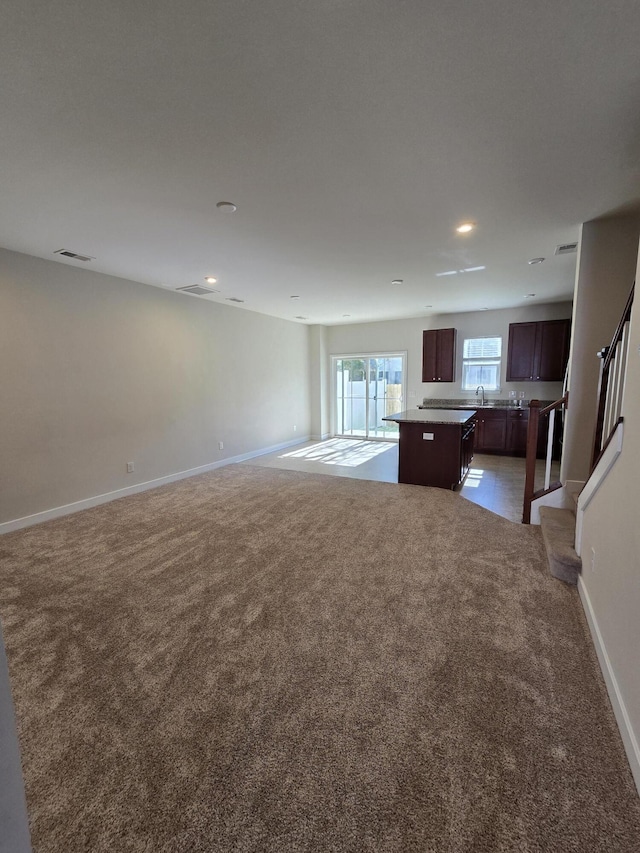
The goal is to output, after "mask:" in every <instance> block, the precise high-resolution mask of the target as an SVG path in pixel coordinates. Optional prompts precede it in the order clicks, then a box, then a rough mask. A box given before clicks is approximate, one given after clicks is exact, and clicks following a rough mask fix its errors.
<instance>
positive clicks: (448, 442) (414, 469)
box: [383, 409, 476, 489]
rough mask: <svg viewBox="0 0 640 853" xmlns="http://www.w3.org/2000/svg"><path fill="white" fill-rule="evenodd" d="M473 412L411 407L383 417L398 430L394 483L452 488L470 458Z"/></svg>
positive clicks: (461, 475) (463, 474)
mask: <svg viewBox="0 0 640 853" xmlns="http://www.w3.org/2000/svg"><path fill="white" fill-rule="evenodd" d="M475 414H476V412H475V411H473V410H472V411H468V410H467V411H455V410H451V409H420V410H419V409H411V410H409V411H406V412H399V413H398V414H396V415H389V416H388V417H386V418H383V420H385V421H394V422H395V423H397V424H398V426H399V429H400V445H399V453H398V459H399V461H398V482H399V483H409V484H411V485H415V486H437V487H438V488H441V489H455V487H456V486H457V485H458V483H460V482H461V480H462V479H463V478H464V477H465V475H466V473H467V471H468V470H469V465H470V464H471V459H472V458H473V433H474V429H475Z"/></svg>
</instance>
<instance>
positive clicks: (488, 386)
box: [462, 338, 502, 391]
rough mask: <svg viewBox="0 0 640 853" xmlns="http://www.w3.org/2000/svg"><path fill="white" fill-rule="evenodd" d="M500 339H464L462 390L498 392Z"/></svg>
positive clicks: (500, 354)
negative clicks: (479, 387) (481, 387)
mask: <svg viewBox="0 0 640 853" xmlns="http://www.w3.org/2000/svg"><path fill="white" fill-rule="evenodd" d="M501 356H502V338H465V341H464V347H463V350H462V390H463V391H475V389H476V388H477V387H478V385H484V390H485V391H499V390H500V359H501Z"/></svg>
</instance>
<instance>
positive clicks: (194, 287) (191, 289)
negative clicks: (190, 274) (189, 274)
mask: <svg viewBox="0 0 640 853" xmlns="http://www.w3.org/2000/svg"><path fill="white" fill-rule="evenodd" d="M176 290H181V291H182V292H183V293H193V294H194V296H207V295H208V294H209V293H218V292H219V291H217V290H211V289H210V288H208V287H200V285H199V284H190V285H189V286H188V287H176Z"/></svg>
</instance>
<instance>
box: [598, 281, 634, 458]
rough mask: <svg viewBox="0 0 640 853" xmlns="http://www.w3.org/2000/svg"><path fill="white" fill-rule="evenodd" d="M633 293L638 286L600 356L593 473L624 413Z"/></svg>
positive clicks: (632, 290) (630, 296) (631, 294)
mask: <svg viewBox="0 0 640 853" xmlns="http://www.w3.org/2000/svg"><path fill="white" fill-rule="evenodd" d="M634 290H635V282H634V285H633V287H632V288H631V293H630V294H629V298H628V299H627V304H626V305H625V308H624V311H623V312H622V316H621V317H620V322H619V323H618V326H617V328H616V330H615V332H614V335H613V339H612V341H611V343H610V344H609V346H608V347H604V349H602V350H601V351H600V352H599V353H598V358H600V359H601V363H600V380H599V383H598V411H597V415H596V432H595V437H594V442H593V453H592V456H591V470H592V471H593V469H594V468H595V467H596V465H597V464H598V460H599V459H600V457H601V456H602V453H603V451H604V449H605V448H606V446H607V444H608V443H609V441H610V440H611V438H612V437H613V434H614V432H615V430H616V428H617V426H618V424H619V423H621V422H622V417H621V416H620V413H621V412H622V392H623V391H624V377H625V373H626V367H627V357H628V355H629V326H630V323H631V307H632V305H633V294H634Z"/></svg>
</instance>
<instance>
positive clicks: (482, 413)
mask: <svg viewBox="0 0 640 853" xmlns="http://www.w3.org/2000/svg"><path fill="white" fill-rule="evenodd" d="M506 447H507V412H506V410H505V409H480V410H479V411H478V414H477V415H476V435H475V449H476V450H477V451H478V453H483V452H485V451H487V452H494V453H500V452H502V453H504V452H505V450H506Z"/></svg>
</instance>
